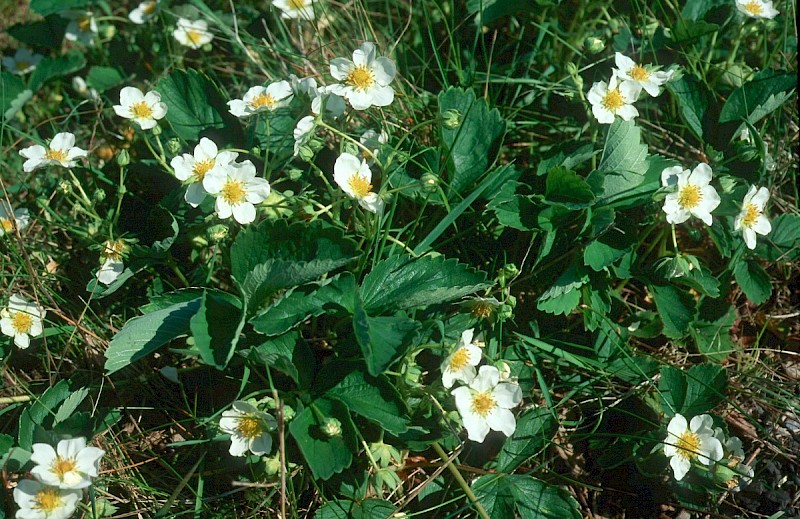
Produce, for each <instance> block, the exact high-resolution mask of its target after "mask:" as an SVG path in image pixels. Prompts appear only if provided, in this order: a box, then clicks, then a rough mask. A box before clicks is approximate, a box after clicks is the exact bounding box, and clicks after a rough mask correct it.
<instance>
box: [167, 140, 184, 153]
mask: <svg viewBox="0 0 800 519" xmlns="http://www.w3.org/2000/svg"><path fill="white" fill-rule="evenodd" d="M167 149H168V150H169V152H170V153H172V154H173V155H177V154H178V152H179V151H181V141H180V140H178V139H170V140H168V141H167Z"/></svg>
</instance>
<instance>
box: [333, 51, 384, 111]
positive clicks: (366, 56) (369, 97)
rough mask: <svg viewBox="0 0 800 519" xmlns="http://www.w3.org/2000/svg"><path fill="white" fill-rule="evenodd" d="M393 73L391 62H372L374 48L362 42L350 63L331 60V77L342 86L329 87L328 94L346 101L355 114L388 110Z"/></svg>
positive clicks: (377, 59) (379, 59)
mask: <svg viewBox="0 0 800 519" xmlns="http://www.w3.org/2000/svg"><path fill="white" fill-rule="evenodd" d="M396 73H397V69H396V68H395V65H394V62H393V61H392V60H390V59H389V58H386V57H383V56H381V57H379V58H376V57H375V44H374V43H372V42H369V41H368V42H364V43H363V44H362V45H361V47H360V48H358V49H356V50H355V51H353V61H350V60H349V59H347V58H334V59H333V60H332V61H331V75H332V76H333V77H334V78H336V79H337V80H338V81H342V82H343V84H339V85H332V86H331V91H332V92H333V93H335V94H337V95H340V96H343V97H345V98H347V100H348V101H349V102H350V105H351V106H352V107H353V108H355V109H356V110H366V109H367V108H369V107H370V106H389V105H390V104H392V101H394V90H392V87H390V86H389V83H391V82H392V80H393V79H394V76H395V74H396Z"/></svg>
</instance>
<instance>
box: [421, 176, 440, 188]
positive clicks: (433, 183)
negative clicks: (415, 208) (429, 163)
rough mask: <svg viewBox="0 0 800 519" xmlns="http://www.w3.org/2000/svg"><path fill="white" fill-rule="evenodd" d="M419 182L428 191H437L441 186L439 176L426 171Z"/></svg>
mask: <svg viewBox="0 0 800 519" xmlns="http://www.w3.org/2000/svg"><path fill="white" fill-rule="evenodd" d="M419 182H420V184H422V190H423V191H425V192H426V193H435V192H436V191H437V189H438V188H439V177H437V176H436V175H434V174H433V173H425V174H424V175H422V178H421V179H420V181H419Z"/></svg>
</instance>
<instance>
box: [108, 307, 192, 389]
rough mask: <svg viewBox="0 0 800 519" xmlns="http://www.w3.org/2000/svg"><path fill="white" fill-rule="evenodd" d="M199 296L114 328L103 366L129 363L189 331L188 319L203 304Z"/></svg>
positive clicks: (113, 369)
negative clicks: (118, 329) (116, 329)
mask: <svg viewBox="0 0 800 519" xmlns="http://www.w3.org/2000/svg"><path fill="white" fill-rule="evenodd" d="M202 301H203V299H202V297H198V298H196V299H192V300H190V301H184V302H180V303H176V304H174V305H171V306H168V307H166V308H163V309H160V310H156V311H154V312H151V313H149V314H146V315H142V316H140V317H134V318H133V319H131V320H129V321H128V322H127V323H125V326H123V327H122V329H121V330H120V331H119V332H117V334H116V335H115V336H114V338H113V339H111V342H110V343H109V345H108V349H107V350H106V354H105V355H106V364H105V368H106V371H107V372H108V374H111V373H114V372H116V371H119V370H120V369H122V368H124V367H126V366H128V365H130V364H131V363H133V362H135V361H137V360H139V359H141V358H144V357H146V356H148V355H150V354H151V353H152V352H154V351H155V350H157V349H158V348H160V347H161V346H163V345H164V344H166V343H168V342H169V341H171V340H173V339H175V338H176V337H179V336H181V335H187V334H188V333H189V331H190V327H189V322H190V320H191V318H192V316H193V315H194V314H196V313H197V311H198V310H199V309H200V306H201V305H202Z"/></svg>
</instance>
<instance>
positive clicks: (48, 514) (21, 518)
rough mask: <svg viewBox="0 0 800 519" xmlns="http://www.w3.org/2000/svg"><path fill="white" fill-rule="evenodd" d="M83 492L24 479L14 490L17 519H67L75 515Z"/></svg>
mask: <svg viewBox="0 0 800 519" xmlns="http://www.w3.org/2000/svg"><path fill="white" fill-rule="evenodd" d="M82 497H83V492H82V491H81V490H75V489H73V490H68V489H60V488H58V487H53V486H49V485H43V484H41V483H39V482H38V481H34V480H32V479H23V480H22V481H20V482H19V483H18V484H17V487H16V488H15V489H14V502H15V503H17V506H19V510H17V515H16V517H17V519H67V518H68V517H71V516H72V514H74V513H75V508H76V507H77V505H78V501H80V499H81V498H82Z"/></svg>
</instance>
